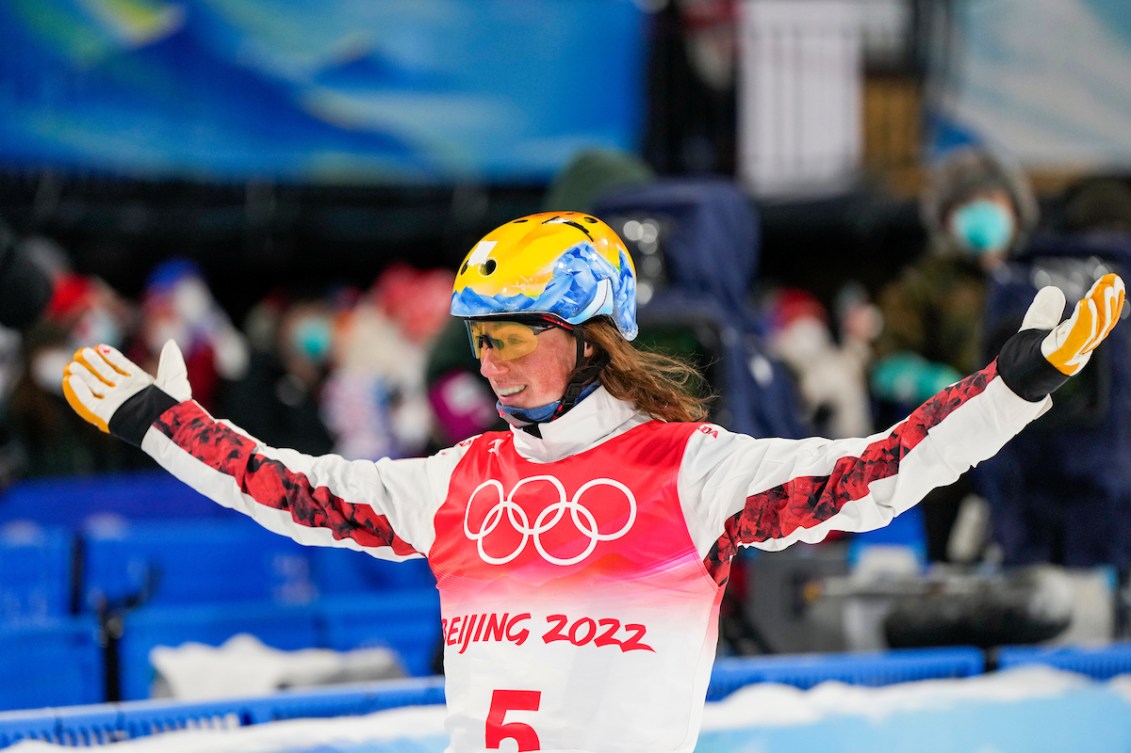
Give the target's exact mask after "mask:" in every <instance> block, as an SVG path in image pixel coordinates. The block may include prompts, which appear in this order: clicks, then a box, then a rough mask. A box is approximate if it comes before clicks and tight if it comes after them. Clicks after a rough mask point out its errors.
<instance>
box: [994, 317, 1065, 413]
mask: <svg viewBox="0 0 1131 753" xmlns="http://www.w3.org/2000/svg"><path fill="white" fill-rule="evenodd" d="M1048 334H1049V330H1047V329H1025V330H1021V331H1020V332H1018V333H1017V334H1015V335H1014V336H1013V337H1011V338H1009V339H1008V340H1006V341H1005V345H1003V346H1001V353H1000V354H999V355H998V357H997V373H998V374H1000V375H1001V379H1002V381H1003V382H1005V384H1006V386H1007V387H1009V389H1011V390H1013V391H1014V392H1015V393H1016V394H1017V395H1019V396H1020V397H1023V398H1025V399H1026V400H1028V401H1029V402H1031V403H1035V402H1039V401H1041V400H1044V399H1045V397H1046V396H1048V395H1049V394H1051V393H1052V392H1053V391H1054V390H1056V389H1057V388H1058V387H1060V386H1061V385H1062V384H1064V383H1065V382H1067V381H1068V376H1067V375H1066V374H1062V373H1061V372H1060V371H1058V370H1057V368H1056V367H1055V366H1053V365H1052V364H1051V363H1049V361H1048V359H1047V358H1045V356H1044V354H1043V353H1041V342H1042V341H1043V340H1044V339H1045V338H1046V337H1047V336H1048Z"/></svg>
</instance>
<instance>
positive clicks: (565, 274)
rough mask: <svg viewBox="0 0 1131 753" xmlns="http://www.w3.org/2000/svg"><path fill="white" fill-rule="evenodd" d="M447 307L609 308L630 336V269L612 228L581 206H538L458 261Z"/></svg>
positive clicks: (573, 316) (485, 311) (488, 310)
mask: <svg viewBox="0 0 1131 753" xmlns="http://www.w3.org/2000/svg"><path fill="white" fill-rule="evenodd" d="M451 311H452V315H453V316H459V317H463V318H469V319H478V318H487V317H500V318H501V317H506V316H514V315H526V314H534V315H542V316H548V317H551V318H554V319H558V320H560V321H562V322H565V323H566V324H581V323H582V322H585V321H588V320H589V319H592V318H593V317H595V316H602V315H603V316H608V317H609V318H610V319H612V321H613V322H614V323H615V324H616V327H617V329H618V330H619V331H620V333H621V335H623V336H624V338H625V339H626V340H632V339H633V338H635V337H636V333H637V326H636V270H635V268H634V267H633V265H632V258H631V257H630V256H629V255H628V250H627V249H626V248H625V246H624V243H623V242H622V241H621V239H620V237H619V236H617V234H616V232H615V231H614V230H613V229H612V228H611V227H609V226H608V225H606V224H605V223H604V222H602V221H601V220H599V219H597V218H596V217H594V216H592V215H589V214H585V213H583V212H543V213H541V214H532V215H529V216H527V217H521V218H519V219H517V220H512V221H510V222H508V223H506V224H505V225H501V226H500V227H497V228H495V229H494V230H492V231H491V232H490V233H488V234H487V235H485V236H484V237H483V239H482V240H480V241H479V242H478V243H477V244H475V247H474V248H472V249H471V252H470V253H468V255H467V257H466V258H464V260H463V263H462V264H461V265H460V268H459V272H458V273H457V274H456V281H455V286H454V287H453V290H452V308H451Z"/></svg>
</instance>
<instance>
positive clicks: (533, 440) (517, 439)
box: [511, 387, 651, 463]
mask: <svg viewBox="0 0 1131 753" xmlns="http://www.w3.org/2000/svg"><path fill="white" fill-rule="evenodd" d="M649 420H651V419H650V418H649V417H648V416H647V415H645V414H643V413H641V412H639V411H638V410H636V407H635V406H634V405H633V404H632V403H629V402H625V401H624V400H618V399H617V398H615V397H613V396H612V395H610V394H609V393H608V391H607V390H606V389H605V388H604V387H598V388H597V389H596V390H595V391H594V392H593V393H592V394H591V395H589V396H588V397H586V398H585V399H584V400H582V401H581V402H579V403H578V404H577V405H575V406H574V407H573V408H572V409H571V410H569V411H567V412H566V413H565V414H564V415H562V417H561V418H558V419H555V420H553V421H550V422H549V423H544V424H539V425H538V428H539V430H540V432H541V434H542V436H541V437H536V436H534V435H532V434H530V433H529V432H526V431H523V430H522V429H519V428H517V427H511V434H512V435H513V436H514V446H515V450H517V451H518V454H519V455H521V456H522V457H524V458H526V459H527V460H529V461H531V462H534V463H551V462H553V461H555V460H561V459H562V458H564V457H569V456H570V455H576V454H577V453H579V452H583V451H585V450H587V449H589V448H590V447H594V446H596V445H598V444H600V443H601V442H604V441H605V440H607V439H611V438H613V437H615V436H617V435H618V434H623V433H624V432H626V431H628V430H629V429H632V428H634V427H636V426H639V425H640V424H642V423H645V422H647V421H649Z"/></svg>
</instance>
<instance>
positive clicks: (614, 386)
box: [579, 317, 713, 421]
mask: <svg viewBox="0 0 1131 753" xmlns="http://www.w3.org/2000/svg"><path fill="white" fill-rule="evenodd" d="M579 329H580V330H581V333H582V335H583V336H584V337H585V340H586V342H590V343H592V344H593V345H594V346H595V347H597V348H599V349H600V350H602V351H604V352H605V353H607V354H608V356H609V363H608V364H607V365H606V366H605V367H604V368H603V369H602V370H601V374H600V379H601V384H602V385H603V386H604V388H605V389H606V390H608V391H609V394H610V395H612V396H613V397H616V398H619V399H621V400H627V401H628V402H631V403H635V405H636V407H637V408H639V409H640V410H641V411H643V412H644V413H646V414H648V415H649V416H651V417H652V418H654V419H658V420H660V421H702V420H704V419H705V418H706V417H707V404H708V403H709V402H710V401H711V400H712V399H713V396H712V395H710V394H708V393H709V391H708V390H707V389H706V386H707V385H706V380H705V379H704V378H703V375H702V374H700V373H699V371H698V370H697V369H696V368H695V367H694V366H692V365H691V364H688V363H686V362H684V361H681V360H679V359H678V358H673V357H671V356H667V355H664V354H662V353H653V352H649V351H645V350H641V349H639V348H637V347H635V346H634V345H633V344H632V343H630V342H629V341H628V340H625V339H624V337H622V336H621V334H620V332H618V331H617V329H616V326H615V325H614V324H613V323H612V322H611V321H609V320H608V319H606V318H604V317H601V318H598V319H593V320H591V321H588V322H586V323H585V324H583V325H581V326H580V327H579Z"/></svg>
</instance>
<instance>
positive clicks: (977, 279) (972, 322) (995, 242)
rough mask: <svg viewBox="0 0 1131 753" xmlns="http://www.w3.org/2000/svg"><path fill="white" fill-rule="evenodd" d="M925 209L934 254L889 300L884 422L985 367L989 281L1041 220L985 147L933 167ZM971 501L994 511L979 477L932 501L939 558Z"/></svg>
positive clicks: (881, 361)
mask: <svg viewBox="0 0 1131 753" xmlns="http://www.w3.org/2000/svg"><path fill="white" fill-rule="evenodd" d="M920 209H921V215H922V218H923V222H924V225H925V226H926V230H927V240H928V248H927V250H926V252H925V253H924V254H923V256H922V257H920V259H919V260H918V261H916V262H915V263H913V264H911V265H910V266H908V267H907V268H906V269H904V270H903V272H902V274H901V275H900V276H899V277H898V278H897V279H896V280H895V281H893V282H892V283H890V284H889V285H888V286H886V287H885V288H884V289H883V290H881V291H880V295H879V306H880V312H881V316H882V321H883V325H882V329H881V331H880V334H879V337H878V339H877V341H876V343H875V351H874V353H875V361H874V363H873V365H872V368H871V374H870V382H869V383H870V387H871V391H872V395H873V398H875V400H876V401H877V404H878V406H879V408H878V413H879V421H878V423H885V422H886V421H888V420H891V419H894V418H895V417H898V416H900V415H903V414H905V413H906V411H907V410H909V409H910V408H911V407H912V406H915V405H918V404H919V403H921V402H922V401H923V400H924V399H925V398H926V397H927V396H929V395H932V394H934V393H935V392H937V391H938V390H940V389H942V388H943V387H945V386H946V385H948V384H952V383H953V382H955V381H957V380H958V379H959V378H960V377H961V375H962V374H967V373H969V372H970V371H971V370H973V369H974V368H976V367H977V364H979V363H980V362H981V355H982V353H981V347H982V346H981V343H982V341H983V335H982V311H983V307H984V304H985V298H986V287H987V276H988V275H989V274H990V273H992V271H993V270H994V269H996V268H997V267H999V266H1000V265H1001V264H1002V263H1003V262H1004V261H1005V260H1006V259H1007V258H1008V257H1009V255H1010V254H1011V253H1014V252H1015V251H1016V250H1018V249H1019V248H1021V247H1022V246H1023V245H1024V244H1025V242H1026V240H1027V239H1028V237H1029V235H1030V234H1031V233H1032V232H1033V230H1034V229H1035V227H1036V224H1037V219H1038V209H1037V202H1036V197H1035V196H1034V194H1033V191H1032V189H1031V187H1030V185H1029V182H1028V180H1027V178H1026V177H1025V176H1024V174H1023V173H1022V172H1021V171H1020V170H1019V169H1017V168H1016V167H1015V166H1013V165H1011V164H1010V163H1009V162H1008V161H1007V159H1006V158H1005V157H1003V156H1000V155H995V154H993V153H991V152H989V151H986V150H984V149H980V148H975V147H962V148H959V149H956V150H953V151H951V152H949V153H947V154H945V155H944V156H943V158H942V159H941V160H940V161H939V162H938V163H937V164H935V165H934V166H933V167H932V168H931V170H930V172H929V175H928V177H927V182H926V185H925V187H924V190H923V192H922V195H921V197H920ZM964 502H965V503H966V504H969V505H974V506H982V507H983V508H984V501H983V500H981V498H980V497H978V496H977V495H976V494H975V493H974V488H973V483H972V479H971V478H970V477H969V476H964V477H963V478H961V479H959V480H958V481H957V482H956V483H955V484H953V485H952V486H950V487H948V488H943V489H938V490H936V491H935V492H933V493H932V494H931V495H930V496H928V498H927V499H926V500H924V503H923V506H922V510H923V519H924V524H925V527H926V545H927V557H928V559H929V560H931V561H934V562H947V561H950V560H951V555H950V554H949V552H948V549H949V547H950V545H951V532H952V530H953V528H954V522H955V520H956V519H957V517H958V514H959V510H960V508H961V506H962V505H963V503H964ZM971 509H976V507H975V508H971ZM983 517H984V516H983ZM956 545H957V542H956Z"/></svg>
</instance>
